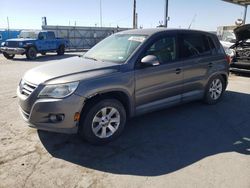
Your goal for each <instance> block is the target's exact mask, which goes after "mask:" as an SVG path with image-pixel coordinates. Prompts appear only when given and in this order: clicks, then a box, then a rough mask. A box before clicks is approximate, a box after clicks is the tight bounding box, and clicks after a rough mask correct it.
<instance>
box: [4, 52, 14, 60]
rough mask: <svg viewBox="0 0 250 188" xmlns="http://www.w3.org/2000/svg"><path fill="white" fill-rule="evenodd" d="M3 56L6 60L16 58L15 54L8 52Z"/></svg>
mask: <svg viewBox="0 0 250 188" xmlns="http://www.w3.org/2000/svg"><path fill="white" fill-rule="evenodd" d="M3 56H4V57H5V58H6V59H13V58H14V57H15V54H8V53H6V52H3Z"/></svg>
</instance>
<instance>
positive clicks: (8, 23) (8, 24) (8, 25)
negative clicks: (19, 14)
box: [7, 16, 10, 39]
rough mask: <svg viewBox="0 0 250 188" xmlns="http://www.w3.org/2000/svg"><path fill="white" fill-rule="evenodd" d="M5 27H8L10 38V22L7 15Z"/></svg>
mask: <svg viewBox="0 0 250 188" xmlns="http://www.w3.org/2000/svg"><path fill="white" fill-rule="evenodd" d="M7 27H8V39H9V38H10V22H9V17H8V16H7Z"/></svg>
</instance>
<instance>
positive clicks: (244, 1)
mask: <svg viewBox="0 0 250 188" xmlns="http://www.w3.org/2000/svg"><path fill="white" fill-rule="evenodd" d="M222 1H225V2H228V3H233V4H236V5H240V6H243V7H245V11H244V17H243V24H245V23H246V17H247V8H248V5H250V0H222Z"/></svg>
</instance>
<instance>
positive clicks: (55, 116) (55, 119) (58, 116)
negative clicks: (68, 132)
mask: <svg viewBox="0 0 250 188" xmlns="http://www.w3.org/2000/svg"><path fill="white" fill-rule="evenodd" d="M49 119H50V121H51V122H53V123H57V122H61V121H63V120H64V114H51V115H50V116H49Z"/></svg>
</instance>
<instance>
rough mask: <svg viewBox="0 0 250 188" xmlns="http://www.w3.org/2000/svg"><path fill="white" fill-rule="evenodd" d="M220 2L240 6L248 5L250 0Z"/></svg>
mask: <svg viewBox="0 0 250 188" xmlns="http://www.w3.org/2000/svg"><path fill="white" fill-rule="evenodd" d="M222 1H225V2H228V3H233V4H237V5H242V6H246V5H250V0H222Z"/></svg>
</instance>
